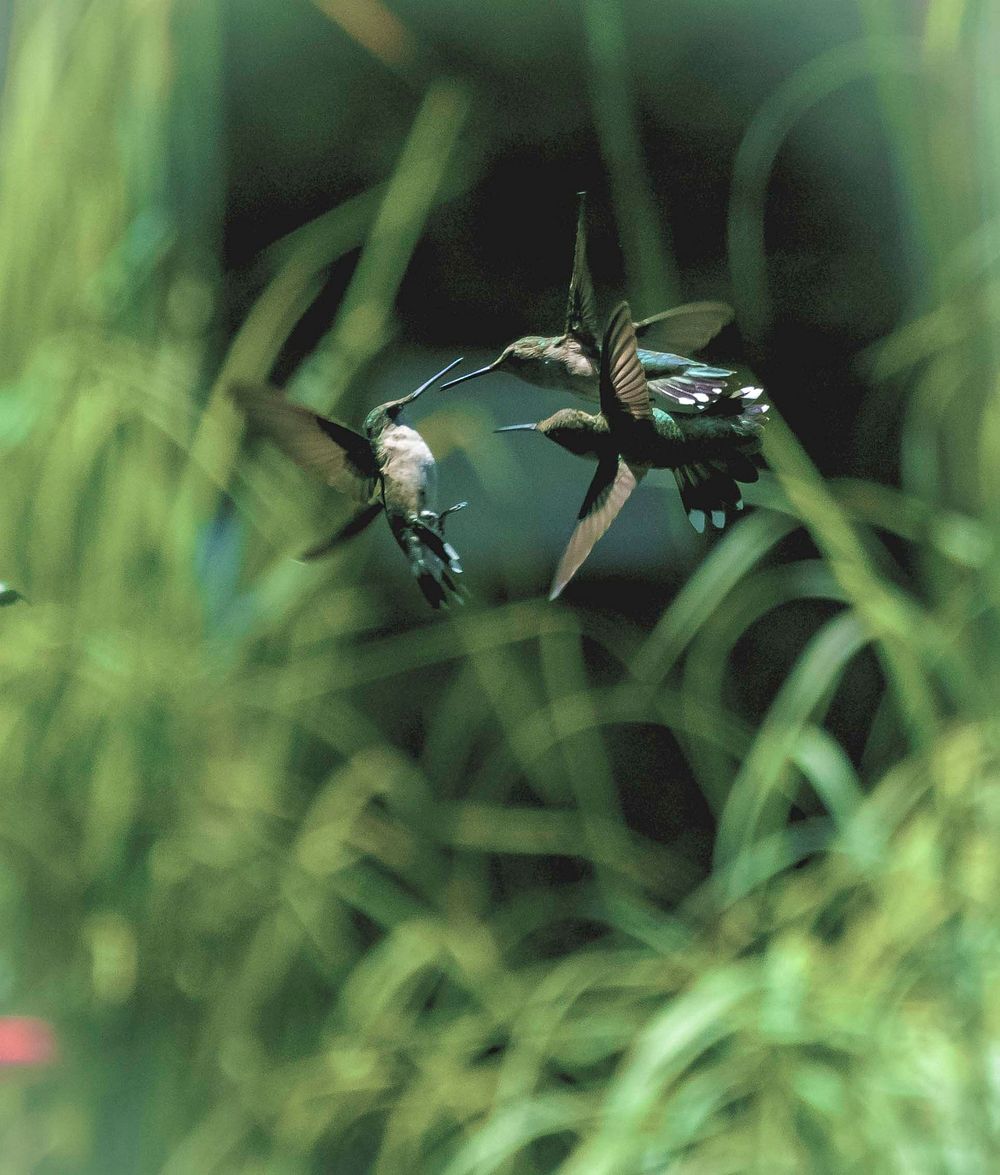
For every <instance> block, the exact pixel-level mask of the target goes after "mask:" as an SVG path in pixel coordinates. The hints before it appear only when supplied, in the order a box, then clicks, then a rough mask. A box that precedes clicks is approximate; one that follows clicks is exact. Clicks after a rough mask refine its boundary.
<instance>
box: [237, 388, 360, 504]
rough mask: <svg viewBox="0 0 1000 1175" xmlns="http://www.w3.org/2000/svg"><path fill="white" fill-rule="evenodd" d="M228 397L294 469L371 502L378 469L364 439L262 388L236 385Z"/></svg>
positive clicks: (352, 431) (351, 430) (334, 422)
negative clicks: (319, 478) (275, 446)
mask: <svg viewBox="0 0 1000 1175" xmlns="http://www.w3.org/2000/svg"><path fill="white" fill-rule="evenodd" d="M231 394H232V396H233V399H234V400H235V401H236V403H237V404H238V405H239V407H240V408H241V409H242V410H243V412H244V414H245V415H246V418H247V420H248V421H249V422H250V424H251V425H252V427H253V428H254V429H255V430H256V431H257V432H261V433H263V434H264V435H265V436H266V437H267V438H268V440H270V441H271V442H272V443H273V444H275V445H277V447H278V448H279V449H280V450H281V451H282V452H283V453H284V454H285V455H286V456H287V457H291V459H292V460H293V461H294V462H295V463H296V464H297V465H299V466H301V467H302V468H303V469H306V470H308V471H309V472H310V473H315V474H318V475H319V477H321V478H322V479H323V480H324V481H325V482H326V483H327V485H331V486H333V487H334V488H335V489H338V490H340V491H341V492H342V493H345V494H349V495H350V496H351V497H352V498H354V499H355V500H356V501H359V502H368V501H369V499H370V498H371V495H372V482H373V480H374V479H375V478H376V477H378V474H379V469H378V463H377V461H376V460H375V454H374V452H373V450H372V446H371V442H370V441H369V440H368V439H367V437H363V436H361V434H360V433H356V432H355V431H354V430H353V429H351V428H346V427H345V426H344V425H342V424H337V422H336V421H335V420H327V418H326V417H325V416H320V415H319V414H318V413H316V412H310V410H309V409H308V408H302V407H300V406H299V405H298V404H290V403H289V402H288V401H287V400H286V399H284V397H283V396H280V395H279V394H278V393H277V392H273V391H269V390H268V389H267V388H264V387H259V386H256V385H254V384H234V385H233V387H232V388H231Z"/></svg>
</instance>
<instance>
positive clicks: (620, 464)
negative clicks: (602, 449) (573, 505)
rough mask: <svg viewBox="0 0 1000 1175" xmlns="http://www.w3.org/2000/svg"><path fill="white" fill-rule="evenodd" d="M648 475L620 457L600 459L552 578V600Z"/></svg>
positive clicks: (550, 595) (550, 597) (550, 594)
mask: <svg viewBox="0 0 1000 1175" xmlns="http://www.w3.org/2000/svg"><path fill="white" fill-rule="evenodd" d="M645 475H646V470H645V469H643V468H642V467H639V468H638V469H636V468H633V467H632V466H631V465H629V464H628V463H627V462H626V461H625V459H624V458H623V457H620V456H618V457H611V458H605V459H604V460H602V461H601V462H599V464H598V466H597V472H596V473H595V474H594V480H593V481H592V482H591V483H590V488H589V489H588V490H587V496H586V497H585V498H584V499H583V505H582V506H581V507H580V514H579V519H580V520H579V522H577V524H576V529H575V530H574V531H573V533H572V534H571V535H570V539H569V542H568V543H567V544H566V550H565V551H564V552H563V557H562V558H561V559H560V560H559V566H558V567H557V568H556V573H555V575H554V576H553V577H552V587H551V588H550V589H549V599H550V600H554V599H555V598H556V597H557V596H558V595H559V594H560V592H561V591H562V590H563V588H564V587H565V586H566V585H567V584H568V583H569V581H570V580H571V579H572V578H573V576H574V575H575V574H576V573H577V571H578V570H579V568H580V566H581V565H582V564H583V561H584V560H585V559H586V558H587V556H588V555H589V554H590V552H591V551H592V550H593V547H594V544H595V543H596V542H597V540H598V539H599V538H600V537H601V536H602V535H603V534H604V532H605V531H606V530H607V529H608V527H609V526H610V525H611V524H612V522H614V520H615V519H616V518H617V517H618V512H619V511H620V510H621V508H622V506H624V505H625V503H626V502H627V501H628V498H629V495H630V494H631V493H632V491H633V490H634V489H635V487H636V486H637V485H638V484H639V482H640V481H642V479H643V478H644V477H645Z"/></svg>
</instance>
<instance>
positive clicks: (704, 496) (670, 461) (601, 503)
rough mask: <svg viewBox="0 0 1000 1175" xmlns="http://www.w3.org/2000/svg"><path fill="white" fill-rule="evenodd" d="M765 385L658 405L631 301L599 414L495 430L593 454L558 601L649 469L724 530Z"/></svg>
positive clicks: (749, 477)
mask: <svg viewBox="0 0 1000 1175" xmlns="http://www.w3.org/2000/svg"><path fill="white" fill-rule="evenodd" d="M761 395H762V389H761V388H751V387H746V388H740V390H739V391H737V392H734V393H733V394H731V395H729V396H724V397H718V398H716V399H715V400H713V401H712V403H711V404H710V405H709V406H708V407H707V408H705V410H704V411H703V412H701V413H699V414H698V415H695V416H693V415H679V416H678V417H677V418H676V419H675V418H674V417H672V416H671V415H670V414H669V413H667V412H663V411H661V410H660V409H659V408H655V407H654V406H653V404H652V402H651V398H650V391H649V385H648V384H647V382H646V377H645V375H644V374H643V370H642V361H641V359H640V358H639V351H638V348H637V346H636V337H635V327H634V325H633V324H632V317H631V314H630V312H629V308H628V304H627V303H625V302H622V303H621V305H619V306H618V308H617V309H616V310H615V312H614V313H613V314H612V315H611V318H610V320H609V322H608V327H607V330H606V331H605V332H604V346H603V348H602V350H601V377H600V396H601V411H600V412H599V413H596V414H591V413H589V412H583V411H582V410H580V409H579V408H563V409H561V410H560V411H559V412H556V413H555V414H554V415H553V416H550V417H548V418H547V419H546V420H540V421H539V422H538V423H537V424H513V425H508V426H507V428H501V429H498V430H497V431H498V432H516V431H534V432H540V433H541V434H542V435H543V436H546V437H548V438H549V440H552V441H555V443H556V444H557V445H561V446H562V447H563V448H564V449H568V450H569V451H570V452H571V453H576V454H577V455H578V456H580V457H588V458H591V459H593V460H596V461H597V472H596V473H595V474H594V479H593V481H592V482H591V483H590V488H589V489H588V490H587V496H586V497H585V498H584V500H583V505H582V506H581V507H580V513H579V516H578V518H579V521H578V522H577V525H576V529H575V530H574V531H573V534H572V535H571V537H570V540H569V544H568V545H567V547H566V550H565V552H564V553H563V557H562V559H561V560H560V563H559V566H558V568H557V569H556V573H555V576H554V577H553V579H552V587H551V590H550V591H549V599H550V600H554V599H555V598H556V596H558V595H559V593H560V592H561V591H562V590H563V588H564V587H565V586H566V584H567V583H569V581H570V580H571V579H572V578H573V576H574V575H575V574H576V572H577V570H578V569H579V567H580V566H581V565H582V563H583V561H584V560H585V559H586V558H587V556H588V555H589V554H590V552H591V550H592V548H593V546H594V544H595V543H596V542H597V540H598V539H599V538H600V537H601V536H602V535H603V534H604V532H605V531H606V530H607V529H608V527H609V526H610V525H611V523H612V522H613V521H614V520H615V518H616V517H617V515H618V512H619V511H620V510H621V508H622V506H624V505H625V503H626V501H627V500H628V497H629V495H630V494H631V493H632V491H633V490H634V489H635V487H636V486H637V485H638V484H639V482H640V481H641V480H642V479H643V477H644V476H645V475H646V472H647V471H648V470H650V469H672V470H673V471H674V477H675V479H676V481H677V486H678V488H679V489H680V492H681V501H682V503H683V505H684V508H685V509H686V510H687V515H688V518H689V519H690V521H691V524H692V526H694V528H695V530H697V531H699V532H701V531H703V530H704V529H705V525H706V522H707V521H710V522H711V525H712V526H713V527H715V528H716V529H719V530H721V529H722V527H724V526H725V524H726V522H727V521H728V520H729V519H730V518H732V517H733V515H734V514H735V513H736V511H738V510H742V509H743V498H742V495H741V494H740V489H739V486H738V485H737V484H736V483H737V482H740V481H742V482H753V481H756V480H757V477H758V473H757V467H756V465H755V464H754V462H753V460H752V458H753V456H754V455H755V454H756V453H758V452H759V451H760V445H761V432H762V426H763V425H764V423H765V422H766V419H767V416H766V413H767V411H768V408H769V405H768V404H766V403H765V404H758V403H757V400H758V399H759V397H760V396H761Z"/></svg>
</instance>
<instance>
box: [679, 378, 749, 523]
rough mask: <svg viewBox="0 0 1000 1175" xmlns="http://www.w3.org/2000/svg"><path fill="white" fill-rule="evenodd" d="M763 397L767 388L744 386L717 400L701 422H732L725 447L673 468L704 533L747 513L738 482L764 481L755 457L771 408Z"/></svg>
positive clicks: (685, 501) (684, 498)
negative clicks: (708, 528) (700, 458)
mask: <svg viewBox="0 0 1000 1175" xmlns="http://www.w3.org/2000/svg"><path fill="white" fill-rule="evenodd" d="M762 396H763V389H761V388H754V387H745V388H739V389H738V390H737V391H735V392H733V393H732V394H731V395H728V396H724V397H721V398H720V399H718V400H716V401H713V403H711V404H710V405H709V406H708V407H707V408H706V409H705V411H704V412H703V413H702V415H701V419H703V420H706V418H711V417H728V418H729V421H728V425H727V427H728V428H729V429H730V430H731V432H730V433H729V436H728V438H727V440H726V443H725V445H724V446H723V448H722V449H721V451H715V452H712V453H711V454H710V455H709V456H706V457H705V458H704V459H703V460H700V461H692V462H689V463H688V464H686V465H681V466H679V467H678V468H677V469H676V470H674V478H675V479H676V481H677V488H678V489H679V490H680V494H681V502H682V503H683V505H684V509H685V510H686V511H687V516H688V520H689V521H690V523H691V525H692V526H693V527H694V528H695V530H696V531H698V533H699V534H701V533H702V532H703V531H704V530H705V527H706V526H708V525H710V526H711V527H713V528H714V529H715V530H722V529H723V528H724V527H725V525H726V524H727V523H728V522H730V521H732V519H733V518H735V517H736V515H737V514H738V513H739V512H740V511H741V510H742V509H743V495H742V493H741V492H740V487H739V485H738V484H737V483H738V482H745V483H751V482H755V481H756V480H757V478H758V477H759V472H758V469H757V465H756V463H755V458H756V457H757V454H758V452H759V451H760V446H761V438H762V434H763V428H764V425H765V424H766V423H767V412H768V409H769V408H770V405H769V404H768V403H767V402H766V401H762V399H761V397H762ZM706 423H707V421H706ZM716 427H718V426H716Z"/></svg>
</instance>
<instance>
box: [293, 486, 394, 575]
mask: <svg viewBox="0 0 1000 1175" xmlns="http://www.w3.org/2000/svg"><path fill="white" fill-rule="evenodd" d="M383 509H384V507H383V505H382V503H381V501H377V502H372V503H371V505H369V506H365V507H364V508H363V509H362V510H359V511H358V513H357V514H354V515H352V516H351V517H350V518H349V519H348V520H347V521H346V522H345V523H344V525H343V526H342V527H341V528H340V530H338V531H337V532H336V534H333V535H331V537H330V538H328V539H323V541H322V542H319V543H317V544H316V545H315V546H313V547H310V548H309V550H308V551H303V552H302V554H301V555H300V556H299V562H300V563H312V562H313V561H314V560H315V559H322V558H323V556H324V555H329V554H330V552H331V551H333V550H336V548H337V547H339V546H340V545H341V543H346V542H347V540H348V539H352V538H354V536H355V535H356V534H360V533H361V532H362V531H363V530H364V529H365V528H366V527H367V526H369V525H370V524H371V523H372V522H374V520H375V519H376V518H377V517H378V516H379V515H380V514H381V513H382V510H383Z"/></svg>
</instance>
